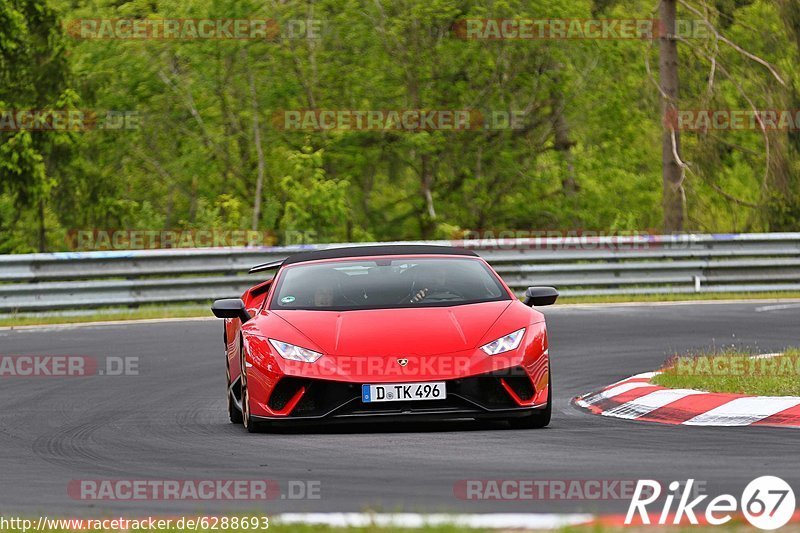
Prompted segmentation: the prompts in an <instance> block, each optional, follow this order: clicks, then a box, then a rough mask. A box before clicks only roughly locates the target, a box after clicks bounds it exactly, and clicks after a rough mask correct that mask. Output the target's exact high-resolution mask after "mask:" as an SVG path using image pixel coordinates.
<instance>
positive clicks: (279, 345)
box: [212, 245, 558, 432]
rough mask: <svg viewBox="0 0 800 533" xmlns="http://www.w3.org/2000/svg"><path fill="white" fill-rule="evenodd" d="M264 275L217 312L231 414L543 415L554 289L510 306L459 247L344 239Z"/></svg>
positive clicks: (244, 417) (538, 423)
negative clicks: (546, 311)
mask: <svg viewBox="0 0 800 533" xmlns="http://www.w3.org/2000/svg"><path fill="white" fill-rule="evenodd" d="M269 271H274V275H273V276H272V277H271V278H270V279H268V280H266V281H263V282H261V283H258V284H256V285H255V286H253V287H252V288H250V289H249V290H247V291H246V292H245V293H244V294H243V295H242V297H241V298H234V299H225V300H217V301H216V302H214V304H213V306H212V311H213V313H214V315H215V316H217V317H218V318H223V319H225V327H224V341H225V363H226V369H227V386H228V387H227V405H228V414H229V416H230V420H231V422H234V423H242V424H243V425H244V427H245V428H246V429H247V430H248V431H250V432H255V431H257V430H260V429H266V428H269V427H271V426H273V427H274V426H276V425H277V424H292V423H314V422H318V423H322V422H337V421H357V420H362V419H365V420H372V421H374V420H391V421H395V420H406V419H408V420H411V419H417V420H418V419H476V418H494V419H504V420H507V421H508V422H509V423H510V424H511V426H512V427H516V428H538V427H544V426H546V425H548V424H549V423H550V414H551V410H552V397H553V393H552V379H551V373H550V364H549V353H548V339H547V330H546V326H545V319H544V316H543V315H542V314H541V313H540V312H538V311H536V310H535V309H533V307H535V306H541V305H550V304H552V303H554V302H555V301H556V298H557V297H558V292H557V291H556V290H555V289H554V288H552V287H529V288H528V290H527V291H526V293H525V297H524V300H522V301H520V300H519V299H518V298H517V297H516V296H515V294H514V293H513V292H512V290H511V289H510V288H509V287H508V286H507V285H506V284H505V283H504V282H503V280H502V279H501V278H500V276H498V275H497V273H496V272H495V271H494V270H493V269H492V267H491V266H490V265H489V264H488V263H487V262H486V261H485V260H484V259H482V258H481V257H479V256H478V255H477V254H475V253H474V252H472V251H470V250H466V249H460V248H454V247H449V246H429V245H398V246H391V245H382V246H354V247H345V248H335V249H322V250H314V251H306V252H300V253H296V254H294V255H291V256H289V257H288V258H286V259H284V260H282V261H275V262H272V263H266V264H263V265H258V266H256V267H254V268H252V269H251V270H250V272H251V273H261V272H269Z"/></svg>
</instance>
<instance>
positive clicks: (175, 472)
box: [0, 303, 800, 517]
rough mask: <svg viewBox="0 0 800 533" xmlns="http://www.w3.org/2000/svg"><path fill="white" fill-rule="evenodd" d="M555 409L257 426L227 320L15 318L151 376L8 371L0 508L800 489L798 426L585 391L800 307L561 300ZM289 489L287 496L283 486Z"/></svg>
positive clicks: (798, 315)
mask: <svg viewBox="0 0 800 533" xmlns="http://www.w3.org/2000/svg"><path fill="white" fill-rule="evenodd" d="M546 313H547V317H548V324H549V328H550V343H551V346H550V353H551V356H552V359H553V370H554V377H555V410H554V418H553V423H552V424H551V426H550V427H549V428H547V429H544V430H511V429H508V428H507V426H506V425H504V424H502V423H490V424H487V423H481V424H479V423H475V422H454V423H447V424H444V423H429V424H405V425H398V424H392V425H388V426H375V425H371V426H330V427H325V428H320V429H315V430H313V431H309V430H291V431H289V430H284V431H281V432H280V433H278V434H259V435H249V434H247V433H246V432H245V431H244V430H243V429H242V428H241V427H240V426H234V425H232V424H230V423H229V422H228V420H227V414H226V412H225V400H224V392H223V391H224V379H225V371H224V364H223V361H224V360H223V355H222V340H221V328H222V326H221V324H220V323H219V322H215V321H212V320H194V321H172V322H159V323H144V324H122V325H120V324H117V325H93V326H82V327H69V328H57V327H50V328H46V327H44V328H40V329H27V330H14V331H10V330H0V355H18V354H47V355H57V354H62V355H67V354H69V355H87V356H93V357H96V358H99V359H104V358H106V357H108V356H111V357H125V356H128V357H131V356H135V357H138V358H139V370H138V372H139V375H132V376H131V375H129V376H108V375H102V376H101V375H97V376H91V377H79V378H75V377H35V378H33V377H27V378H26V377H3V378H0V384H1V386H0V398H2V404H0V405H2V410H0V465H2V471H0V514H5V515H16V516H38V515H40V514H47V515H49V516H51V517H52V516H55V515H61V516H65V515H68V516H93V517H95V516H101V515H103V516H105V515H112V514H113V515H125V516H143V515H149V514H162V515H163V514H170V515H180V514H188V513H192V514H194V513H216V514H222V513H225V512H228V511H239V512H242V511H248V512H250V511H252V512H254V513H273V512H285V511H307V512H320V511H361V510H364V509H367V508H369V509H374V510H382V511H399V510H404V511H430V512H434V511H437V512H438V511H464V512H546V511H558V512H578V511H581V512H582V511H589V512H591V511H601V512H614V511H624V510H625V509H626V508H627V504H628V502H627V501H619V500H607V501H580V500H578V501H549V502H531V501H511V502H501V501H468V500H462V499H458V498H456V497H455V496H454V490H453V487H454V484H455V483H456V482H457V481H459V480H464V479H539V480H632V479H633V480H635V479H639V478H652V479H657V480H661V481H671V480H675V479H677V480H685V479H686V478H688V477H692V478H695V479H698V480H702V481H705V482H706V483H707V485H706V488H707V491H708V492H709V493H711V494H712V495H716V494H721V493H723V492H725V493H732V494H734V495H737V494H741V491H742V489H743V488H744V486H745V485H746V484H747V482H749V481H750V480H752V479H753V478H755V477H758V476H761V475H767V474H773V475H779V476H781V477H783V478H784V479H785V480H786V481H788V482H789V483H790V484H792V485H793V486H794V487H795V490H797V489H798V488H800V461H798V450H800V431H798V430H791V429H774V428H702V427H667V426H659V425H652V424H646V423H635V422H627V421H622V420H616V419H607V418H604V417H598V416H592V415H589V414H585V413H583V412H581V411H578V410H577V409H576V408H574V407H573V406H572V405H571V403H570V401H571V399H572V398H573V397H574V396H576V395H578V394H582V393H585V392H588V391H591V390H593V389H595V388H598V387H601V386H604V385H607V384H610V383H612V382H613V381H616V380H619V379H622V378H624V377H627V376H629V375H631V374H634V373H637V372H644V371H648V370H653V369H655V368H657V367H658V366H659V365H660V363H662V362H663V361H664V359H665V358H666V357H667V356H668V355H669V354H671V353H673V352H675V351H684V350H689V349H696V348H708V347H711V346H715V345H716V346H718V347H720V346H726V345H731V344H733V345H736V346H740V347H751V348H757V349H759V350H762V351H764V352H769V351H775V350H779V349H781V348H783V347H785V346H787V345H800V304H788V305H786V304H784V305H770V304H766V303H735V304H727V303H726V304H690V305H687V304H681V305H653V306H647V305H630V306H612V307H606V308H604V307H597V306H591V307H589V306H587V307H561V308H559V307H558V306H556V307H554V308H552V309H548V310H547V311H546ZM81 479H100V480H102V479H134V480H140V479H166V480H187V479H271V480H277V481H278V482H279V483H280V485H281V487H282V489H283V488H284V487H285V486H287V484H288V482H289V481H290V480H297V481H319V482H320V484H321V498H320V499H313V500H308V499H303V500H294V499H276V500H273V501H269V502H267V503H264V502H261V503H253V502H242V501H233V502H231V501H211V502H197V501H82V500H80V499H74V498H73V497H71V496H70V495H69V494H68V492H67V487H68V484H69V482H70V480H81ZM285 495H286V493H284V496H285Z"/></svg>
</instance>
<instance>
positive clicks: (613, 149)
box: [0, 0, 800, 253]
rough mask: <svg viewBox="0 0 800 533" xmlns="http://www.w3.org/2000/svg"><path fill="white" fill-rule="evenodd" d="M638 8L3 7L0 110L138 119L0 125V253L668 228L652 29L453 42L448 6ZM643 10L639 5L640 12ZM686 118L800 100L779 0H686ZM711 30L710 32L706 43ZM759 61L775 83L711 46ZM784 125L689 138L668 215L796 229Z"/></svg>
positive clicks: (560, 3)
mask: <svg viewBox="0 0 800 533" xmlns="http://www.w3.org/2000/svg"><path fill="white" fill-rule="evenodd" d="M656 8H657V3H656V2H654V1H653V0H649V1H643V0H625V1H624V2H623V1H616V0H593V1H592V0H536V1H532V2H531V1H521V0H503V1H495V2H478V1H472V0H468V1H462V0H396V1H391V2H388V1H366V0H320V1H315V2H305V1H304V2H299V1H298V2H277V1H268V2H261V1H254V0H133V1H128V2H126V1H121V0H89V1H81V2H78V1H77V0H48V1H47V2H45V1H44V0H7V1H6V2H3V3H2V5H0V80H1V83H0V108H2V109H27V108H31V109H39V108H55V109H72V108H79V109H94V110H125V111H135V112H136V114H137V116H138V123H139V127H138V129H121V130H118V131H108V130H93V131H86V132H60V133H54V132H7V131H6V132H4V131H0V180H2V181H1V182H0V253H7V252H30V251H37V250H61V249H65V248H66V247H67V239H66V238H65V236H66V235H67V232H68V231H69V230H72V229H91V228H102V229H148V230H161V229H166V230H172V229H181V228H185V229H191V228H202V229H208V228H220V229H234V228H237V229H251V228H255V229H258V230H262V231H273V232H275V235H276V238H277V239H278V242H279V243H280V242H285V241H287V239H288V237H287V235H297V234H298V233H302V232H307V234H308V235H311V236H312V238H313V240H316V241H321V242H325V241H327V242H336V241H345V240H355V241H364V240H395V239H419V238H450V237H455V236H457V235H459V234H460V232H463V231H466V230H493V231H499V230H503V229H515V230H528V231H531V230H549V229H562V230H568V229H583V230H600V231H621V230H651V231H652V230H662V229H664V228H666V229H668V230H671V229H676V227H675V225H674V222H670V221H669V218H668V217H667V219H666V220H665V211H664V209H663V204H662V136H663V133H664V125H663V124H662V117H661V94H660V91H659V43H658V40H655V41H653V40H642V41H640V40H575V39H572V40H504V41H503V40H500V41H484V40H462V39H457V38H454V37H453V35H452V33H451V27H452V25H453V23H454V22H456V21H457V20H459V19H464V18H501V17H511V18H517V17H531V18H576V19H585V18H604V19H606V18H624V19H630V18H657V17H658V11H657V10H656ZM654 10H655V11H654ZM677 17H678V18H679V19H685V20H701V19H702V20H704V21H705V22H706V23H707V24H708V25H709V26H710V27H712V28H713V30H714V31H711V32H709V35H707V36H706V37H704V38H700V37H698V36H696V35H694V36H688V37H685V38H681V39H679V40H678V42H677V51H678V63H679V73H680V94H679V97H678V104H679V106H680V107H681V108H684V109H750V108H751V107H753V106H754V107H756V108H758V109H800V79H798V76H799V74H798V69H797V65H798V64H799V63H798V60H800V6H799V5H798V4H797V2H796V1H794V0H777V1H773V0H716V1H712V0H685V1H680V2H677ZM81 18H183V19H187V18H193V19H201V18H271V19H276V20H277V21H278V22H279V23H282V22H285V21H290V20H295V21H296V20H317V21H321V32H320V34H319V35H316V34H312V35H306V34H303V33H302V32H301V31H299V30H300V29H301V28H294V29H295V34H294V35H292V36H286V35H283V36H282V37H280V38H278V39H275V40H228V41H222V40H206V41H203V40H197V41H168V40H144V41H132V40H128V41H126V40H108V39H99V40H80V39H77V38H75V37H73V36H70V35H69V34H68V33H67V32H66V31H65V29H64V25H63V23H64V22H66V21H70V20H74V19H81ZM714 32H718V33H719V36H717V35H715V34H714ZM720 37H724V39H726V40H730V41H731V42H733V43H735V44H736V45H737V46H738V47H741V49H743V50H746V51H747V52H748V53H750V54H752V55H754V56H757V57H758V58H759V59H762V60H763V61H764V62H766V63H768V64H769V65H772V66H774V69H775V71H776V72H777V73H778V74H779V77H776V76H775V75H773V73H771V72H770V70H769V69H768V68H766V67H765V66H764V65H763V64H761V63H759V62H757V61H754V60H753V59H751V58H749V57H747V56H746V55H744V54H743V53H741V52H740V51H738V50H737V49H735V48H734V47H732V46H730V45H727V44H726V43H725V42H724V41H722V40H721V39H720ZM416 108H424V109H479V110H481V111H483V112H484V113H490V112H492V111H500V112H506V113H511V112H515V111H523V112H524V120H523V122H522V124H521V127H520V128H518V129H513V130H509V129H481V130H476V131H461V132H446V131H426V132H416V133H407V132H397V131H385V132H377V131H331V132H308V131H306V132H293V131H283V130H281V129H277V128H275V127H274V125H273V123H272V117H273V112H275V111H279V110H284V109H364V110H370V109H376V110H380V109H416ZM799 154H800V129H795V130H794V131H767V132H762V131H759V130H752V131H750V130H747V131H745V130H742V131H708V132H684V133H683V135H682V139H681V147H680V156H681V159H682V162H683V163H684V164H685V165H686V168H685V169H683V174H684V175H683V178H682V181H681V189H682V190H681V193H680V202H681V204H680V207H681V209H682V213H681V214H680V220H681V226H682V228H683V229H684V230H687V231H699V232H725V231H742V232H743V231H784V230H798V229H799V228H798V219H800V156H799Z"/></svg>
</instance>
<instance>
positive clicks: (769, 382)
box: [652, 348, 800, 396]
mask: <svg viewBox="0 0 800 533" xmlns="http://www.w3.org/2000/svg"><path fill="white" fill-rule="evenodd" d="M752 355H754V354H753V353H747V352H744V351H732V350H727V351H722V352H717V353H698V354H689V355H684V356H680V357H675V358H673V359H672V360H670V361H669V363H668V364H667V365H666V366H665V368H664V369H663V373H661V374H659V375H657V376H655V377H654V378H653V379H652V382H653V383H654V384H656V385H661V386H663V387H670V388H680V389H696V390H702V391H708V392H730V393H739V394H751V395H758V396H800V349H797V348H789V349H787V350H786V351H785V352H784V354H783V355H782V356H779V357H773V358H768V359H753V358H752Z"/></svg>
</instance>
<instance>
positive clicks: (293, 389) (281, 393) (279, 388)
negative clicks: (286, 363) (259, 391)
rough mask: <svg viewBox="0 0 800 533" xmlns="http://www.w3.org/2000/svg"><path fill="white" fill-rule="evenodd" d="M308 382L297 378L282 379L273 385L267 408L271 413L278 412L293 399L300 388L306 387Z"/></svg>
mask: <svg viewBox="0 0 800 533" xmlns="http://www.w3.org/2000/svg"><path fill="white" fill-rule="evenodd" d="M308 384H309V380H307V379H298V378H283V379H282V380H280V381H279V382H278V384H277V385H275V389H274V390H273V391H272V394H271V395H270V397H269V408H270V409H272V410H273V411H280V410H281V409H283V408H284V407H286V404H288V403H289V401H290V400H291V399H292V398H294V395H295V394H297V391H299V390H300V388H301V387H304V386H308Z"/></svg>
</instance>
